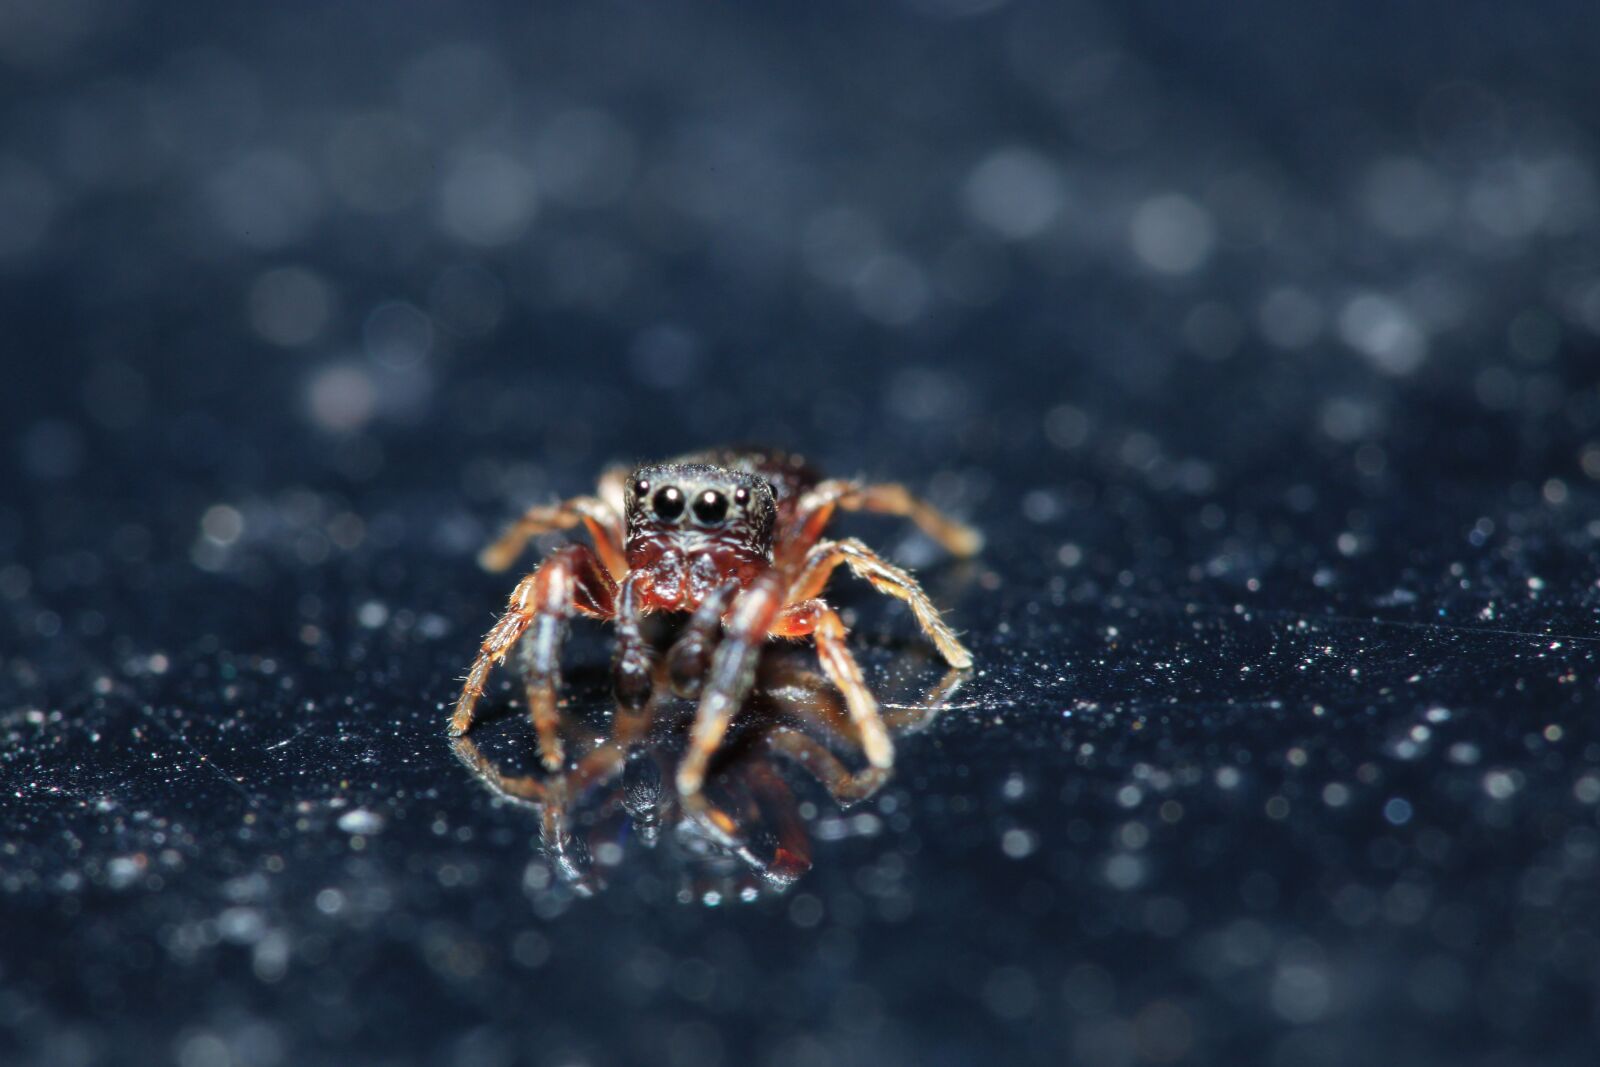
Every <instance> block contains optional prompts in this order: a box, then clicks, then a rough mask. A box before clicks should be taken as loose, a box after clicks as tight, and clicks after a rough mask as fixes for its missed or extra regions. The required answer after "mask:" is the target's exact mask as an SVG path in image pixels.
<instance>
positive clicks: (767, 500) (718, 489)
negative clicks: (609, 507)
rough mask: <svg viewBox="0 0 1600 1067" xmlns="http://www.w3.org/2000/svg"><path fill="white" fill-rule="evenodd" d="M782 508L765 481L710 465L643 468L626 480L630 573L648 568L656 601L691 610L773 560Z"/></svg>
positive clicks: (654, 603)
mask: <svg viewBox="0 0 1600 1067" xmlns="http://www.w3.org/2000/svg"><path fill="white" fill-rule="evenodd" d="M777 516H778V507H777V501H776V499H775V498H774V494H773V487H772V485H771V484H770V483H768V482H767V480H766V479H765V478H761V477H759V476H757V475H754V474H748V473H746V472H744V471H737V470H731V469H729V468H727V467H715V466H712V465H711V464H709V463H663V464H660V465H657V466H653V467H641V468H639V469H638V470H636V471H634V472H633V477H632V478H631V479H630V481H629V483H628V496H627V541H626V543H625V544H624V546H623V555H624V557H625V558H626V559H627V562H628V570H629V572H641V571H648V572H649V573H650V583H649V585H650V589H649V596H650V601H651V606H653V607H655V608H657V609H660V610H663V611H693V610H694V609H695V608H697V607H699V606H700V605H701V603H702V602H703V601H704V600H705V599H706V597H708V596H711V595H712V594H713V593H715V592H716V590H717V587H718V586H720V585H722V584H723V583H724V582H726V581H727V580H728V579H730V578H733V579H738V580H740V581H746V580H749V579H751V578H754V577H755V575H756V574H757V573H758V572H760V571H761V570H762V569H764V568H766V567H769V566H771V565H772V529H773V524H774V523H775V522H776V521H777Z"/></svg>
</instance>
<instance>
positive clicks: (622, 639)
mask: <svg viewBox="0 0 1600 1067" xmlns="http://www.w3.org/2000/svg"><path fill="white" fill-rule="evenodd" d="M644 581H645V578H644V577H643V576H642V575H639V574H632V575H629V576H628V577H627V578H625V579H623V581H622V584H621V585H620V586H619V587H618V590H617V610H616V613H615V616H614V618H613V625H614V626H615V628H616V632H617V651H616V656H615V658H614V659H613V660H612V662H611V687H612V690H613V691H614V692H615V693H616V697H617V703H619V704H621V705H622V706H623V707H624V708H627V709H628V710H630V711H636V710H638V709H639V708H642V707H644V706H645V704H647V703H648V702H649V700H650V695H651V693H652V691H653V689H654V686H655V669H656V656H655V650H654V649H652V648H651V647H650V642H649V641H648V640H646V639H645V636H644V631H643V629H641V628H640V619H641V618H642V617H643V615H644V604H643V594H642V590H641V589H640V585H641V584H642V583H643V582H644Z"/></svg>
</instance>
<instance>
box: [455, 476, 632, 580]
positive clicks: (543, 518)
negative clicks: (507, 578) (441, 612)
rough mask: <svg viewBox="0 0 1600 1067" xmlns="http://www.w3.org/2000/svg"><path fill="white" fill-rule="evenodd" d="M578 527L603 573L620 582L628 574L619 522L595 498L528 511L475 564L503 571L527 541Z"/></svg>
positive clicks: (615, 514) (579, 498)
mask: <svg viewBox="0 0 1600 1067" xmlns="http://www.w3.org/2000/svg"><path fill="white" fill-rule="evenodd" d="M580 524H581V525H582V526H583V527H584V528H585V529H587V530H588V531H589V536H590V537H592V538H593V539H594V550H595V552H596V553H597V554H598V555H599V557H600V561H601V562H602V563H604V564H605V567H606V570H607V571H608V572H609V573H610V574H611V577H612V578H615V579H619V580H620V579H621V578H622V576H623V575H624V574H626V573H628V563H627V559H626V557H625V556H624V555H623V552H622V538H623V531H622V519H621V518H620V517H619V513H618V512H617V510H616V509H615V508H614V507H612V506H611V505H610V504H609V503H607V502H606V501H605V500H602V499H601V498H599V497H596V496H575V497H573V498H572V499H570V500H563V501H562V502H561V503H559V504H548V505H542V506H540V507H533V508H529V509H528V510H527V511H526V512H524V513H523V515H522V518H520V519H518V520H517V521H516V522H514V523H512V524H511V525H510V526H509V527H507V528H506V531H505V533H503V534H501V535H500V536H499V537H498V538H497V539H495V540H494V541H492V542H490V543H489V545H488V546H487V547H485V548H484V550H483V551H482V552H480V553H479V554H478V563H479V564H480V565H482V566H483V568H484V569H485V570H491V571H503V570H505V569H506V568H508V567H510V566H511V565H512V564H513V563H515V562H516V561H517V556H519V555H520V554H521V553H522V549H523V547H524V546H526V545H527V543H528V541H529V540H530V539H531V538H534V537H537V536H538V535H540V534H543V533H550V532H552V531H555V530H570V529H572V528H573V527H575V526H578V525H580Z"/></svg>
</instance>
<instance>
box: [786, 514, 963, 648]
mask: <svg viewBox="0 0 1600 1067" xmlns="http://www.w3.org/2000/svg"><path fill="white" fill-rule="evenodd" d="M841 563H842V564H845V565H847V566H848V567H849V568H850V570H851V572H852V573H854V574H855V575H856V576H857V577H859V578H865V579H866V580H867V581H869V582H871V583H872V586H873V588H874V589H877V590H878V591H879V592H880V593H887V594H888V595H890V596H892V597H896V598H898V599H900V600H903V601H905V602H906V604H907V605H909V606H910V608H911V613H912V614H913V615H915V616H916V617H917V624H918V625H919V626H921V627H922V631H923V633H925V634H927V635H928V638H929V639H930V640H931V641H932V642H933V643H934V644H935V645H937V646H938V648H939V652H940V654H941V655H943V656H944V658H945V660H946V661H947V662H948V663H949V664H950V666H952V667H955V668H957V669H960V670H965V669H967V668H968V667H971V666H972V653H971V652H968V651H967V649H966V646H965V645H963V644H962V643H961V642H960V641H959V640H958V639H957V638H956V635H955V631H954V630H952V629H950V627H949V625H947V624H946V623H945V621H944V619H943V618H941V617H940V615H939V609H938V608H936V607H934V606H933V601H931V600H929V599H928V594H927V593H925V592H923V591H922V586H920V585H918V584H917V580H916V579H915V578H913V577H911V575H909V574H907V573H906V572H905V571H903V570H901V569H900V568H899V567H896V566H895V565H894V564H892V563H889V562H888V561H886V560H884V559H883V558H882V557H881V556H879V555H878V554H877V553H876V552H874V551H872V549H870V548H868V547H867V546H866V545H865V544H863V543H862V542H860V541H858V540H856V539H855V538H854V537H851V538H846V539H845V540H843V541H820V542H818V543H817V544H816V545H814V546H812V548H811V551H810V552H808V553H806V558H805V563H804V564H803V565H802V566H801V568H800V573H799V575H798V576H797V577H796V578H795V580H794V583H793V584H792V585H791V586H790V587H789V599H790V600H791V601H795V602H799V601H804V600H808V599H810V598H811V597H814V596H816V595H817V594H818V593H820V592H822V587H823V586H825V585H826V584H827V583H828V577H829V576H830V575H831V574H832V573H833V571H834V568H836V567H838V566H839V565H840V564H841Z"/></svg>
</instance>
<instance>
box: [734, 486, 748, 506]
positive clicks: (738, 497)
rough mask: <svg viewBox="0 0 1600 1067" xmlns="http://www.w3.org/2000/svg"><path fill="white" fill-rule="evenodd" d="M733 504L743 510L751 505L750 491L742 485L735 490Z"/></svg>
mask: <svg viewBox="0 0 1600 1067" xmlns="http://www.w3.org/2000/svg"><path fill="white" fill-rule="evenodd" d="M733 502H734V503H735V504H738V505H739V506H740V507H741V508H742V507H744V506H745V505H746V504H748V503H750V490H748V489H746V488H745V487H744V486H742V485H741V486H740V487H739V488H737V489H735V490H734V491H733Z"/></svg>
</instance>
